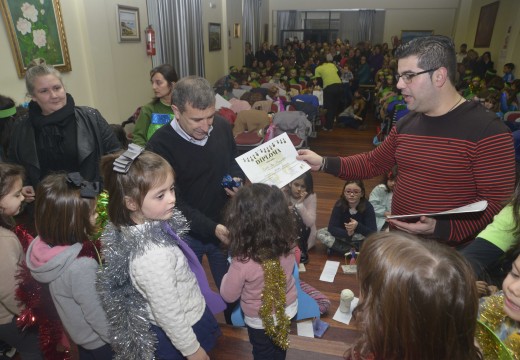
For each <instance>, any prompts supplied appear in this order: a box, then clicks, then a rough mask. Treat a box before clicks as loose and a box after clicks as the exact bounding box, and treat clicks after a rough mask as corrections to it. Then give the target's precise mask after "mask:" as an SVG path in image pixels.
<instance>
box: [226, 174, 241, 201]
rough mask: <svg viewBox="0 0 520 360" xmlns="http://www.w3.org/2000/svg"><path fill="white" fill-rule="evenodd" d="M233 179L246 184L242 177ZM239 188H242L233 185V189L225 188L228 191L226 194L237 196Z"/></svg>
mask: <svg viewBox="0 0 520 360" xmlns="http://www.w3.org/2000/svg"><path fill="white" fill-rule="evenodd" d="M233 180H235V181H236V182H239V183H240V184H244V180H242V179H241V178H238V177H234V178H233ZM238 189H240V187H233V189H228V188H224V190H225V191H226V194H228V196H235V194H236V192H237V191H238Z"/></svg>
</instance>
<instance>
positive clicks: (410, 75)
mask: <svg viewBox="0 0 520 360" xmlns="http://www.w3.org/2000/svg"><path fill="white" fill-rule="evenodd" d="M438 69H439V68H438V67H437V68H435V69H430V70H424V71H420V72H418V73H413V72H409V73H405V74H402V75H399V74H396V75H395V80H396V81H397V82H399V79H403V81H404V83H405V84H411V82H412V80H413V78H414V77H416V76H417V75H421V74H426V73H429V72H432V71H435V70H438Z"/></svg>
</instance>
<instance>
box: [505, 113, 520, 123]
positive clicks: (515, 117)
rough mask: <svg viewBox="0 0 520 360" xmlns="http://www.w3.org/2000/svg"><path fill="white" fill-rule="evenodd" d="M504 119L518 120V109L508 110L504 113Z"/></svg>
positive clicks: (519, 119) (519, 114)
mask: <svg viewBox="0 0 520 360" xmlns="http://www.w3.org/2000/svg"><path fill="white" fill-rule="evenodd" d="M504 121H509V122H520V111H508V112H506V113H505V115H504Z"/></svg>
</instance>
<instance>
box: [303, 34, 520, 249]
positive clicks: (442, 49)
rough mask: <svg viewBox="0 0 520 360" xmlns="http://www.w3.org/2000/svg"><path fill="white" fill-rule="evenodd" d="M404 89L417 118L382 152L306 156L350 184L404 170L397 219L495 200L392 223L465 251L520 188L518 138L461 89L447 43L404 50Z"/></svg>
mask: <svg viewBox="0 0 520 360" xmlns="http://www.w3.org/2000/svg"><path fill="white" fill-rule="evenodd" d="M395 56H396V58H397V59H398V75H397V76H396V79H397V81H398V82H397V87H398V88H399V89H400V90H401V94H402V95H403V97H404V100H405V101H406V104H407V106H408V109H409V110H410V113H409V114H408V115H407V116H405V117H404V118H402V119H401V120H399V121H398V122H397V123H396V125H395V126H394V127H393V128H392V130H391V131H390V134H389V136H388V137H387V138H386V139H385V141H384V142H383V143H381V145H379V146H378V147H377V148H375V149H374V150H372V151H370V152H368V153H363V154H358V155H353V156H349V157H321V156H319V155H318V154H316V153H314V152H312V151H310V150H300V151H299V156H298V159H300V160H304V161H306V162H307V163H308V164H309V165H311V168H312V169H313V170H321V171H325V172H327V173H329V174H333V175H336V176H338V177H340V178H342V179H367V178H372V177H375V176H378V175H381V174H384V173H386V172H388V171H389V170H390V169H391V168H392V166H394V165H396V164H397V165H398V166H399V183H398V184H397V185H396V187H395V190H394V197H393V200H392V215H406V214H421V213H436V212H440V211H446V210H450V209H453V208H456V207H460V206H463V205H467V204H470V203H474V202H477V201H480V200H487V201H488V206H487V208H486V209H485V210H484V211H482V212H478V213H466V214H456V215H450V216H444V217H425V216H422V217H420V218H415V219H411V220H409V221H406V220H397V219H392V220H388V221H389V223H390V224H391V226H392V228H396V229H400V230H403V231H406V232H409V233H414V234H420V235H425V236H427V237H431V238H435V239H437V240H439V241H442V242H445V243H446V244H448V245H450V246H456V247H459V246H461V245H465V244H467V243H468V242H470V241H471V240H473V239H474V238H475V235H476V234H477V233H478V232H479V231H480V230H482V229H483V228H484V227H485V226H486V225H487V224H489V223H490V222H491V221H492V219H493V216H494V215H495V214H497V213H498V212H499V211H500V209H501V208H502V203H503V202H504V201H505V200H507V199H508V197H509V196H510V195H511V193H512V190H513V187H514V181H515V179H514V177H515V165H514V150H513V142H512V139H511V134H510V132H509V130H508V129H507V128H506V126H505V125H504V124H503V123H502V122H501V121H500V119H498V118H497V117H496V116H495V114H494V113H492V112H489V111H487V110H486V109H485V108H484V107H483V106H482V105H480V104H479V103H478V102H471V101H466V100H465V99H464V98H463V97H462V96H461V95H460V94H459V93H458V92H457V90H456V89H455V85H454V84H455V72H456V58H455V46H454V44H453V41H452V40H451V39H450V38H448V37H446V36H428V37H422V38H416V39H414V40H411V41H410V42H408V43H406V44H403V45H400V46H399V48H398V49H397V51H396V54H395Z"/></svg>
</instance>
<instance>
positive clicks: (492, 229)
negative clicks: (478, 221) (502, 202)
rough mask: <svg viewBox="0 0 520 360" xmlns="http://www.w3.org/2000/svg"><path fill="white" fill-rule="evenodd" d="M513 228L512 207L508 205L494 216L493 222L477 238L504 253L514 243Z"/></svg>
mask: <svg viewBox="0 0 520 360" xmlns="http://www.w3.org/2000/svg"><path fill="white" fill-rule="evenodd" d="M514 228H515V221H514V219H513V206H511V205H510V204H509V205H507V206H506V207H504V208H503V209H502V210H501V211H500V212H499V213H498V214H496V215H495V217H494V218H493V221H492V222H491V223H490V224H489V225H488V226H486V228H485V229H484V230H482V231H481V232H480V234H478V236H477V237H479V238H481V239H485V240H487V241H489V242H490V243H492V244H493V245H495V246H497V247H498V248H500V250H502V251H504V252H506V251H507V250H509V248H510V247H511V245H513V244H514V243H515V241H516V238H515V237H514V234H513V230H514Z"/></svg>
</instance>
